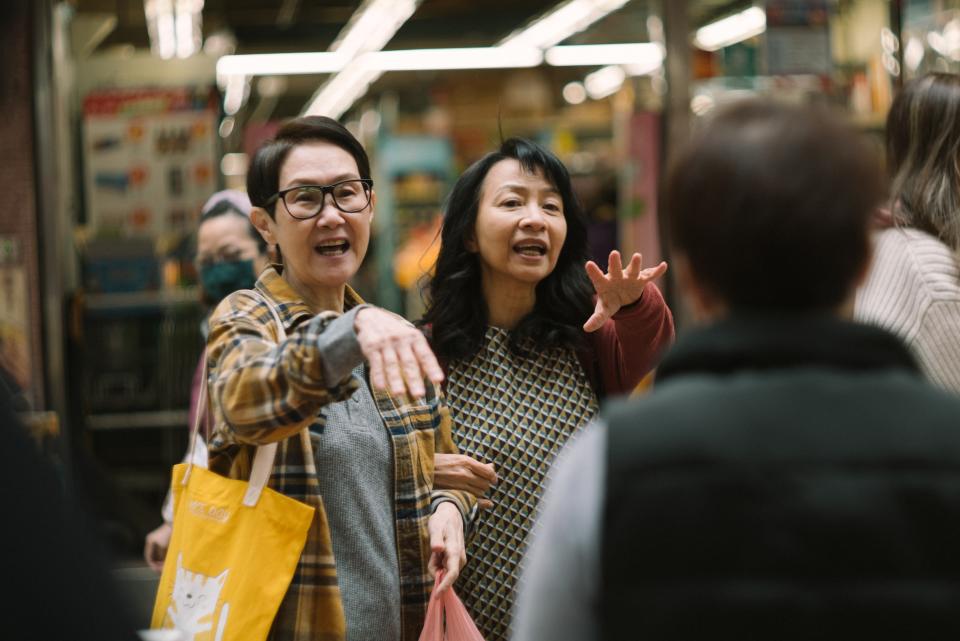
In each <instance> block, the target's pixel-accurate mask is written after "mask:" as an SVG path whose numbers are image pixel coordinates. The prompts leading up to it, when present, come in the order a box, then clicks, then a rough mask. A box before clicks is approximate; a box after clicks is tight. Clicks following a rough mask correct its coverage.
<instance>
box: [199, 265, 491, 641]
mask: <svg viewBox="0 0 960 641" xmlns="http://www.w3.org/2000/svg"><path fill="white" fill-rule="evenodd" d="M256 289H257V292H258V293H259V294H260V295H259V296H258V295H256V294H254V293H253V292H250V291H240V292H235V293H234V294H231V295H230V296H229V297H227V298H226V299H225V300H224V301H223V302H222V303H221V304H220V305H219V306H218V307H217V309H216V310H215V312H214V314H213V316H212V317H211V321H210V336H209V339H208V342H207V359H208V365H207V373H208V380H209V390H210V392H209V394H210V406H211V409H212V413H213V414H212V420H213V435H212V438H211V442H210V469H211V470H214V471H215V472H218V473H219V474H222V475H224V476H228V477H230V478H240V479H247V478H249V475H250V466H251V464H252V462H253V454H254V452H255V449H256V447H255V446H256V445H259V444H263V443H269V442H273V441H279V446H278V448H277V456H276V460H275V462H274V468H273V474H272V476H271V478H270V487H272V488H273V489H275V490H277V491H279V492H281V493H283V494H286V495H287V496H290V497H293V498H295V499H297V500H299V501H302V502H304V503H306V504H308V505H311V506H313V507H314V508H316V515H315V517H314V520H313V523H312V524H311V526H310V531H309V534H308V537H307V543H306V546H305V547H304V550H303V554H302V556H301V558H300V562H299V564H298V566H297V570H296V573H295V574H294V577H293V581H292V582H291V585H290V588H289V589H288V591H287V594H286V596H285V597H284V599H283V602H282V604H281V606H280V610H279V612H278V613H277V617H276V619H275V621H274V624H273V629H272V631H271V634H270V639H272V640H273V641H342V640H343V639H344V635H345V620H344V613H343V606H342V603H341V600H340V591H339V588H338V587H337V571H336V561H335V559H334V558H333V548H332V545H331V540H330V530H329V524H328V521H327V516H326V512H325V511H324V506H323V497H322V496H320V492H319V483H318V481H317V478H316V476H315V474H314V473H312V472H311V471H310V469H309V467H310V466H309V465H307V463H308V462H307V461H306V460H305V454H306V447H305V446H306V445H307V444H306V443H305V442H304V439H305V438H310V439H313V441H314V442H317V443H319V439H321V438H323V436H322V432H323V427H324V415H323V411H322V410H323V407H324V406H325V405H327V404H329V403H333V402H336V401H341V400H344V399H346V398H349V396H350V395H351V394H352V393H353V391H354V390H356V389H357V388H358V386H359V381H357V379H356V378H355V377H353V376H351V377H349V378H347V379H346V380H343V381H325V380H322V373H321V372H322V370H321V367H320V360H321V359H322V358H323V355H322V354H321V353H320V351H319V349H318V348H317V346H316V345H317V340H316V339H317V337H318V336H319V334H320V333H321V332H323V330H324V328H325V327H326V326H327V324H328V323H329V322H330V321H331V320H333V319H334V318H336V314H335V313H332V312H331V313H323V314H319V315H314V314H313V313H311V311H310V309H309V308H308V307H307V305H306V304H305V303H304V302H303V301H302V300H301V299H300V297H299V296H298V295H297V294H296V293H295V292H294V290H293V289H292V288H291V287H290V286H289V285H288V284H287V283H286V281H284V280H283V279H282V278H281V276H280V274H279V273H278V272H277V271H276V270H275V269H273V268H268V269H267V270H265V271H264V272H263V274H261V276H260V279H259V280H258V281H257V284H256ZM267 301H269V303H268V302H267ZM361 302H362V301H361V300H360V298H359V297H358V296H357V295H356V293H355V292H353V290H351V289H350V288H347V294H346V299H345V307H346V308H347V309H349V308H351V307H353V306H355V305H357V304H360V303H361ZM267 304H270V305H272V306H273V308H274V309H275V310H276V311H277V312H278V314H279V316H280V319H281V321H282V322H283V325H284V327H285V330H286V333H287V339H286V340H284V341H282V342H280V341H279V340H278V338H279V334H278V331H277V328H276V322H275V320H274V319H273V316H272V314H271V312H270V309H269V308H268V307H267ZM373 394H374V399H375V401H376V404H377V409H378V410H379V412H380V415H381V417H382V418H383V422H384V425H385V427H386V429H387V431H388V432H389V433H390V437H391V441H392V445H393V456H394V511H395V518H396V534H397V536H396V539H397V554H398V559H399V562H400V589H401V595H400V598H401V629H402V632H403V639H404V641H415V640H416V639H417V638H418V636H419V634H420V629H421V627H422V626H423V620H424V615H425V612H426V604H427V602H428V600H429V595H430V590H431V588H432V587H433V584H432V581H431V580H430V578H429V574H428V572H427V563H428V561H429V557H430V545H429V537H428V534H427V519H428V518H429V516H430V514H431V513H432V509H433V506H434V505H435V504H436V503H438V502H442V501H444V500H450V501H453V502H454V503H455V504H456V505H457V507H458V508H459V509H460V511H461V514H463V515H464V517H465V520H466V519H469V518H472V516H473V514H474V508H475V505H476V499H475V498H474V497H473V496H472V495H471V494H469V493H466V492H453V491H439V490H434V489H433V454H434V452H435V451H436V452H453V453H455V452H456V451H457V449H456V447H455V446H454V444H453V439H452V437H451V431H450V413H449V410H448V409H447V408H446V406H445V405H444V404H443V402H442V401H441V400H440V399H438V398H437V396H436V395H435V392H432V391H431V393H430V394H428V398H427V399H426V400H425V402H424V403H423V404H413V402H412V401H410V402H402V401H401V400H400V399H397V398H393V397H391V396H389V395H387V394H385V393H381V392H378V391H376V390H374V392H373ZM311 426H312V429H309V428H311ZM311 449H313V448H311Z"/></svg>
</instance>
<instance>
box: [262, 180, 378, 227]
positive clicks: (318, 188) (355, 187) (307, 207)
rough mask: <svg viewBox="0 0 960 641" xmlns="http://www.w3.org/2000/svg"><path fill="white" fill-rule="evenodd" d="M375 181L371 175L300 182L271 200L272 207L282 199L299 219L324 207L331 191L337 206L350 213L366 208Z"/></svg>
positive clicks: (289, 212)
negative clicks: (326, 182) (323, 182)
mask: <svg viewBox="0 0 960 641" xmlns="http://www.w3.org/2000/svg"><path fill="white" fill-rule="evenodd" d="M372 189H373V181H372V180H370V179H369V178H351V179H350V180H341V181H340V182H336V183H333V184H332V185H297V186H296V187H290V188H288V189H283V190H281V191H278V192H277V193H275V194H274V195H273V196H271V197H270V200H268V201H267V206H268V207H269V206H270V205H272V204H273V203H274V201H275V200H278V199H279V200H282V201H283V206H284V208H286V210H287V213H288V214H290V215H291V216H293V217H294V218H297V219H299V220H306V219H307V218H313V217H314V216H316V215H317V214H319V213H320V211H321V210H322V209H323V203H324V201H325V200H326V197H327V194H328V193H329V194H330V195H331V196H332V197H333V206H334V207H336V208H337V209H339V210H340V211H342V212H344V213H347V214H355V213H357V212H359V211H363V210H364V209H366V208H367V205H369V204H370V193H371V191H372Z"/></svg>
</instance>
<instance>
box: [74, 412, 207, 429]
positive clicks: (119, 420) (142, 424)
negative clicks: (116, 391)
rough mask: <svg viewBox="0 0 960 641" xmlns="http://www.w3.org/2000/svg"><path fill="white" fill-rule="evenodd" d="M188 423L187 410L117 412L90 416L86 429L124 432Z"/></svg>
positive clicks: (182, 425)
mask: <svg viewBox="0 0 960 641" xmlns="http://www.w3.org/2000/svg"><path fill="white" fill-rule="evenodd" d="M188 421H189V412H188V411H187V410H157V411H149V412H117V413H110V414H90V415H88V416H87V429H91V430H124V429H140V428H155V427H184V428H185V427H186V426H187V423H188Z"/></svg>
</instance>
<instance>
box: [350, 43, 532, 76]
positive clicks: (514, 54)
mask: <svg viewBox="0 0 960 641" xmlns="http://www.w3.org/2000/svg"><path fill="white" fill-rule="evenodd" d="M365 57H366V58H367V59H368V64H369V67H370V68H372V69H376V70H378V71H426V70H442V69H509V68H515V67H536V66H537V65H539V64H540V63H541V62H543V54H542V53H541V52H540V50H539V49H534V48H532V47H522V48H521V47H466V48H462V49H408V50H403V51H378V52H377V53H371V54H368V55H367V56H365Z"/></svg>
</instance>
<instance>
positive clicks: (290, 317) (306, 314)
mask: <svg viewBox="0 0 960 641" xmlns="http://www.w3.org/2000/svg"><path fill="white" fill-rule="evenodd" d="M282 271H283V268H282V267H281V266H280V265H271V266H269V267H267V268H266V269H264V270H263V271H262V272H260V277H259V278H258V279H257V284H256V289H257V291H259V292H260V293H261V294H263V295H264V296H266V298H267V299H268V300H269V301H270V302H271V303H273V306H274V308H275V309H276V310H277V312H278V313H279V314H280V320H282V321H283V325H284V327H285V328H286V329H290V328H292V327H295V326H297V325H299V324H300V323H301V322H303V321H304V319H309V318H312V317H313V316H314V315H315V314H314V313H313V312H312V311H311V310H310V307H309V306H308V305H307V304H306V303H305V302H304V300H303V298H302V297H301V296H300V294H298V293H297V292H296V290H294V289H293V287H291V286H290V283H288V282H287V281H285V280H284V279H283V276H281V275H280V274H281V272H282ZM345 287H346V292H345V293H344V296H343V311H345V312H346V311H349V310H350V309H352V308H354V307H356V306H357V305H361V304H363V299H361V298H360V295H359V294H357V292H355V291H353V289H352V288H351V287H350V286H349V285H345Z"/></svg>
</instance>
